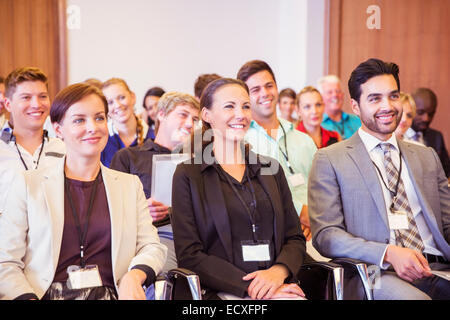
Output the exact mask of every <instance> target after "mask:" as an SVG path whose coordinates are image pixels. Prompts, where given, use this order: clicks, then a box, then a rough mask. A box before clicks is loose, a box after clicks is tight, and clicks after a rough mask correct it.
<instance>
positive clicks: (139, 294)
mask: <svg viewBox="0 0 450 320" xmlns="http://www.w3.org/2000/svg"><path fill="white" fill-rule="evenodd" d="M146 279H147V275H146V274H145V272H144V271H142V270H139V269H133V270H130V271H128V272H127V273H126V274H125V275H124V276H123V277H122V279H121V280H120V285H119V300H145V292H144V289H143V288H142V285H143V283H144V282H145V280H146Z"/></svg>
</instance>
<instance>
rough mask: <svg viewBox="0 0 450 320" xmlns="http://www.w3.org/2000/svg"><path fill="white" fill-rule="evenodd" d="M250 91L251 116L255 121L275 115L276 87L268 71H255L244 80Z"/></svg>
mask: <svg viewBox="0 0 450 320" xmlns="http://www.w3.org/2000/svg"><path fill="white" fill-rule="evenodd" d="M245 83H246V84H247V86H248V89H249V92H250V102H251V106H252V108H251V110H252V116H253V118H254V119H255V121H260V120H269V119H271V118H272V117H276V107H277V101H278V88H277V84H276V83H275V80H274V79H273V77H272V75H271V74H270V72H269V71H267V70H263V71H260V72H257V73H255V74H254V75H252V76H251V77H249V78H248V79H247V81H246V82H245Z"/></svg>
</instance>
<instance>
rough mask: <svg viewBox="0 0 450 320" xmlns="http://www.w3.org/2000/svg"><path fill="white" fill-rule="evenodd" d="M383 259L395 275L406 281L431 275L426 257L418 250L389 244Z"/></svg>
mask: <svg viewBox="0 0 450 320" xmlns="http://www.w3.org/2000/svg"><path fill="white" fill-rule="evenodd" d="M384 261H385V262H388V263H390V264H391V265H392V266H393V267H394V270H395V272H396V273H397V275H398V276H399V277H400V278H402V279H403V280H406V281H408V282H413V281H414V280H417V279H421V278H423V277H430V276H432V275H433V274H432V273H431V269H430V266H429V265H428V261H427V259H425V257H424V256H423V255H422V254H421V253H420V252H417V251H415V250H412V249H409V248H402V247H398V246H394V245H389V246H388V248H387V250H386V255H385V256H384Z"/></svg>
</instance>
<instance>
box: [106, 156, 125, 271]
mask: <svg viewBox="0 0 450 320" xmlns="http://www.w3.org/2000/svg"><path fill="white" fill-rule="evenodd" d="M101 170H102V178H103V183H104V184H105V191H106V198H107V200H108V208H109V216H110V219H111V251H112V263H113V267H114V266H115V264H116V262H117V259H118V258H119V257H118V254H119V248H120V241H121V240H120V239H121V237H122V229H123V228H122V222H123V212H124V209H125V208H123V203H124V201H123V194H122V192H123V190H122V189H121V188H120V187H119V186H120V183H117V180H118V179H119V177H118V175H117V174H116V173H115V172H114V170H110V169H108V168H106V167H105V166H103V165H102V166H101Z"/></svg>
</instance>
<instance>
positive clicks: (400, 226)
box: [388, 202, 409, 230]
mask: <svg viewBox="0 0 450 320" xmlns="http://www.w3.org/2000/svg"><path fill="white" fill-rule="evenodd" d="M388 220H389V228H390V229H391V230H407V229H409V222H408V214H407V213H406V211H400V210H395V209H394V202H392V204H391V207H390V208H389V212H388Z"/></svg>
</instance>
